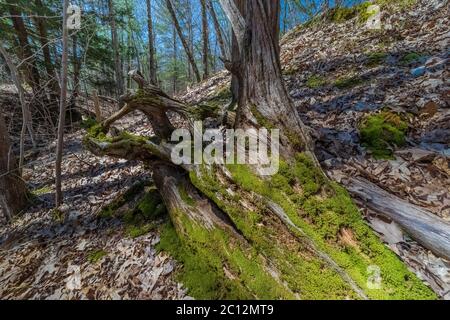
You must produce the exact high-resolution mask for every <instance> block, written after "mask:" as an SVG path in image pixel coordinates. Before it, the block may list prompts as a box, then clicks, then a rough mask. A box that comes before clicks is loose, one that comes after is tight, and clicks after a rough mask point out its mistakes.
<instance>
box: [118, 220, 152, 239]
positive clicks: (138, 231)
mask: <svg viewBox="0 0 450 320" xmlns="http://www.w3.org/2000/svg"><path fill="white" fill-rule="evenodd" d="M154 229H155V224H153V223H147V224H141V225H129V226H127V227H126V230H125V232H126V234H127V235H128V236H129V237H130V238H132V239H136V238H139V237H141V236H143V235H146V234H147V233H149V232H150V231H152V230H154Z"/></svg>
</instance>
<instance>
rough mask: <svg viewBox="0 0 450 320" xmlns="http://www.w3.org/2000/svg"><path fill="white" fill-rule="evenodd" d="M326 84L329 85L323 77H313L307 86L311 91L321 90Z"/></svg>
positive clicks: (307, 82)
mask: <svg viewBox="0 0 450 320" xmlns="http://www.w3.org/2000/svg"><path fill="white" fill-rule="evenodd" d="M326 83H327V81H326V80H325V79H324V78H323V77H321V76H317V75H314V76H311V77H310V78H309V79H308V80H307V81H306V85H307V86H308V88H310V89H316V88H320V87H322V86H324V85H325V84H326Z"/></svg>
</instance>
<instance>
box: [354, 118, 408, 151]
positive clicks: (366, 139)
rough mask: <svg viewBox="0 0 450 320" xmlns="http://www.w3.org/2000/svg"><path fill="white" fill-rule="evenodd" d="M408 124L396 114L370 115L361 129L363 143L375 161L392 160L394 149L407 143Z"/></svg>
mask: <svg viewBox="0 0 450 320" xmlns="http://www.w3.org/2000/svg"><path fill="white" fill-rule="evenodd" d="M407 130H408V124H407V123H406V122H405V121H403V120H402V119H401V117H400V116H399V115H397V114H395V113H392V112H387V111H384V112H382V113H380V114H376V115H370V116H368V117H367V118H366V119H365V120H364V121H363V122H362V125H361V127H360V135H361V142H362V144H363V146H364V147H366V148H367V149H369V150H370V151H371V153H372V155H373V157H374V158H375V159H392V155H393V151H392V149H393V147H395V146H396V147H401V146H403V145H404V144H405V143H406V138H405V136H406V132H407Z"/></svg>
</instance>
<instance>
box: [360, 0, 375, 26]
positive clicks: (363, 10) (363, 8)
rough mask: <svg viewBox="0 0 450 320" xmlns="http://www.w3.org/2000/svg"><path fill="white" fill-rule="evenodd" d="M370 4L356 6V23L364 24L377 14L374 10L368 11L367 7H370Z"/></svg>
mask: <svg viewBox="0 0 450 320" xmlns="http://www.w3.org/2000/svg"><path fill="white" fill-rule="evenodd" d="M371 5H372V3H370V2H364V3H361V4H360V5H358V6H357V7H356V8H357V12H358V21H359V23H366V22H367V20H369V19H370V18H371V17H372V16H373V15H375V14H376V13H377V12H376V11H375V10H373V11H369V10H368V9H369V6H371Z"/></svg>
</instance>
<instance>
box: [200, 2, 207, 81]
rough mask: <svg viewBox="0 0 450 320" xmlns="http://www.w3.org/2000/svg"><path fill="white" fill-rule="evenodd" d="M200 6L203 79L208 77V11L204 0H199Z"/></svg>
mask: <svg viewBox="0 0 450 320" xmlns="http://www.w3.org/2000/svg"><path fill="white" fill-rule="evenodd" d="M200 5H201V8H202V10H201V11H202V37H203V53H202V58H203V79H207V78H208V77H209V29H208V13H207V8H206V0H200Z"/></svg>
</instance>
